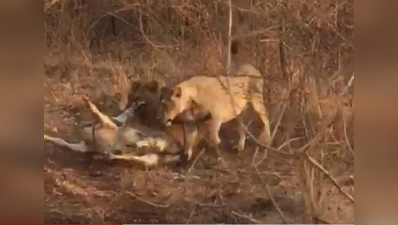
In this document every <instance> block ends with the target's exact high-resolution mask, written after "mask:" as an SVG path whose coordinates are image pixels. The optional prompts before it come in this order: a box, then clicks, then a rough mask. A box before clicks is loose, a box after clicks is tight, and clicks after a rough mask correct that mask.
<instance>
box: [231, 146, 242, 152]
mask: <svg viewBox="0 0 398 225" xmlns="http://www.w3.org/2000/svg"><path fill="white" fill-rule="evenodd" d="M232 149H233V150H234V151H235V152H237V153H241V152H242V151H243V150H244V149H245V146H242V145H235V146H233V147H232Z"/></svg>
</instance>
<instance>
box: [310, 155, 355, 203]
mask: <svg viewBox="0 0 398 225" xmlns="http://www.w3.org/2000/svg"><path fill="white" fill-rule="evenodd" d="M305 156H306V159H307V160H308V161H309V162H310V163H311V164H312V165H314V166H315V167H316V168H318V169H319V170H320V171H322V173H324V174H325V175H326V177H327V178H328V179H329V180H330V181H332V183H333V185H334V186H335V187H336V188H337V189H338V190H339V191H340V192H341V193H342V194H343V195H344V196H346V197H347V198H348V200H350V201H351V202H352V203H354V197H352V195H350V194H349V193H348V192H346V191H344V190H343V188H342V187H341V186H340V185H339V183H338V182H337V180H336V179H335V178H333V177H332V175H331V174H330V172H329V171H327V170H326V169H325V168H323V167H322V166H321V164H319V163H318V162H317V161H316V160H315V159H313V158H312V157H311V156H310V155H309V154H305Z"/></svg>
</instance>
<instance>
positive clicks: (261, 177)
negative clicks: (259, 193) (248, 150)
mask: <svg viewBox="0 0 398 225" xmlns="http://www.w3.org/2000/svg"><path fill="white" fill-rule="evenodd" d="M254 169H255V170H256V172H257V175H258V176H259V177H260V180H261V182H262V183H263V184H264V186H265V191H266V192H267V195H268V197H269V198H270V200H271V202H272V204H273V205H274V207H275V209H276V211H278V213H279V216H280V217H281V219H282V222H283V223H284V224H289V222H288V221H287V219H286V217H285V215H284V213H283V211H282V210H281V208H279V205H278V203H277V202H276V201H275V198H274V196H272V193H271V190H270V189H269V186H268V184H267V183H266V182H265V181H264V179H263V176H261V174H260V171H259V170H258V168H257V167H254Z"/></svg>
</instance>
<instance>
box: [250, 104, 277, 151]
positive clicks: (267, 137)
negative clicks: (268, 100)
mask: <svg viewBox="0 0 398 225" xmlns="http://www.w3.org/2000/svg"><path fill="white" fill-rule="evenodd" d="M257 100H258V99H254V100H252V102H251V103H252V106H253V108H254V110H255V111H256V112H257V114H258V115H259V116H260V119H261V121H262V122H263V124H264V128H263V132H262V133H261V134H260V137H259V141H260V142H261V143H262V144H265V145H271V142H272V137H271V127H270V121H269V119H268V116H267V111H266V109H265V106H264V104H263V103H262V101H257Z"/></svg>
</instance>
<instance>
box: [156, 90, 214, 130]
mask: <svg viewBox="0 0 398 225" xmlns="http://www.w3.org/2000/svg"><path fill="white" fill-rule="evenodd" d="M160 102H161V104H160V106H159V108H158V118H159V120H160V122H161V123H162V124H164V125H166V126H170V125H171V123H187V122H194V123H195V122H201V121H206V120H208V119H210V113H208V112H207V111H203V110H202V108H201V107H200V106H199V105H198V104H197V103H196V102H195V101H194V100H192V99H190V98H189V96H187V95H183V94H182V88H181V87H179V86H177V87H175V88H173V89H171V88H168V87H163V88H162V89H161V95H160Z"/></svg>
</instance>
